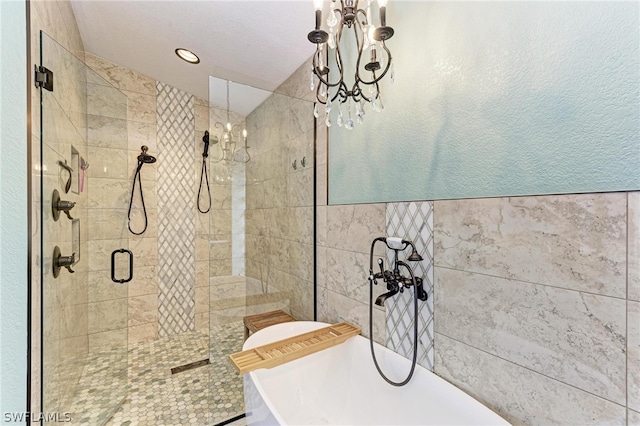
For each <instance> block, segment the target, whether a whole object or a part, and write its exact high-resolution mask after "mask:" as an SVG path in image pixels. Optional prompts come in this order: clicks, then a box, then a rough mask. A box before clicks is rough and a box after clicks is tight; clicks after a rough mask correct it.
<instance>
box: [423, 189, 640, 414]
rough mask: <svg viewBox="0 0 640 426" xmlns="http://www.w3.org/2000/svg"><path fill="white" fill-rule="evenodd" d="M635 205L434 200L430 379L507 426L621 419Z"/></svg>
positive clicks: (633, 321)
mask: <svg viewBox="0 0 640 426" xmlns="http://www.w3.org/2000/svg"><path fill="white" fill-rule="evenodd" d="M637 194H638V193H628V194H627V193H609V194H581V195H558V196H535V197H516V198H495V199H479V200H455V201H436V202H435V203H434V232H435V234H434V235H435V260H434V264H435V291H434V293H435V313H436V314H435V348H436V357H435V372H436V373H437V374H439V375H441V376H442V377H444V378H445V379H447V380H449V381H451V382H453V383H454V384H456V385H457V386H459V387H461V388H462V389H463V390H465V391H466V392H468V393H470V394H471V395H473V396H474V397H476V398H478V399H480V400H481V401H482V402H483V403H485V404H486V405H488V406H489V407H491V408H492V409H494V410H495V411H497V412H498V413H500V414H501V415H502V416H504V417H505V418H506V419H507V420H509V421H511V422H514V423H523V424H540V423H546V424H562V423H580V424H603V423H617V424H624V423H625V422H626V421H627V416H629V419H631V418H633V416H634V415H636V414H635V411H636V410H637V409H638V405H637V403H638V382H639V380H638V374H637V372H638V371H640V360H639V358H638V353H639V350H638V347H639V346H638V345H639V340H640V339H639V334H640V332H639V331H638V326H637V324H638V323H639V322H640V321H639V318H638V304H637V301H636V300H634V299H632V297H633V294H634V290H633V289H634V285H635V284H634V283H635V282H636V281H634V280H636V279H637V269H635V267H634V266H633V265H634V262H635V261H636V260H634V259H633V257H634V250H637V246H638V244H639V243H638V238H637V234H636V232H637V226H638V225H637V223H638V219H639V217H638V213H637V210H636V209H637V199H638V195H637ZM627 258H628V259H629V262H627ZM627 410H629V411H628V413H627Z"/></svg>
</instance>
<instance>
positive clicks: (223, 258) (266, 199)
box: [209, 77, 315, 424]
mask: <svg viewBox="0 0 640 426" xmlns="http://www.w3.org/2000/svg"><path fill="white" fill-rule="evenodd" d="M227 122H229V123H230V124H231V126H230V127H231V128H232V129H233V128H236V129H237V132H235V133H234V132H233V131H232V132H231V135H227V134H225V128H228V126H227V124H226V123H227ZM244 129H246V134H245V133H243V130H244ZM209 132H210V134H211V139H212V140H213V141H217V143H215V144H213V145H212V146H211V147H210V153H209V159H210V162H211V168H210V169H211V182H212V183H211V191H212V200H213V206H212V208H211V212H210V213H209V218H210V251H209V253H210V259H209V272H210V276H209V284H210V286H209V294H210V304H209V338H210V347H211V349H210V360H211V364H212V368H211V369H210V393H209V401H210V404H209V408H210V411H211V420H212V424H217V423H220V422H223V421H226V420H229V419H235V418H238V417H242V416H244V415H245V405H244V395H243V381H242V376H238V375H237V373H236V372H235V370H234V369H233V367H232V366H231V364H230V362H229V360H228V355H230V354H231V353H234V352H238V351H240V350H241V349H242V344H243V337H244V327H243V317H245V316H247V315H255V314H261V313H265V312H270V311H274V310H282V311H285V312H286V313H288V314H291V315H292V316H293V317H295V318H296V319H298V320H313V319H314V265H315V263H314V229H315V228H314V226H315V225H314V224H315V219H314V218H315V216H314V203H315V198H314V174H315V165H314V138H315V133H314V117H313V102H310V101H308V100H304V99H298V98H295V97H291V96H287V95H284V94H280V93H272V92H268V91H265V90H261V89H256V88H253V87H249V86H245V85H241V84H238V83H233V82H230V83H229V84H227V82H226V81H225V80H222V79H219V78H215V77H210V78H209ZM244 135H246V141H245V139H244ZM231 140H233V141H235V144H234V143H231V142H230V141H231ZM245 146H247V147H248V148H247V150H248V153H249V156H246V155H245V152H244V151H245ZM225 148H227V149H228V153H227V155H226V156H225V155H224V154H225V152H224V149H225ZM233 154H235V155H233ZM226 160H228V161H226ZM246 160H248V161H247V162H246V163H245V162H244V161H246ZM246 415H251V413H246Z"/></svg>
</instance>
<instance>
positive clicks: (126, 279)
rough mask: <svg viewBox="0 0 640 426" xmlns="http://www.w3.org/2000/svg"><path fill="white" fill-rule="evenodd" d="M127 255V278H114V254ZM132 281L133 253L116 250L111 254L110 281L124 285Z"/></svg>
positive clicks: (125, 250)
mask: <svg viewBox="0 0 640 426" xmlns="http://www.w3.org/2000/svg"><path fill="white" fill-rule="evenodd" d="M118 253H127V254H128V255H129V276H128V277H127V278H121V279H118V278H116V254H118ZM132 279H133V253H132V252H131V250H127V249H118V250H114V251H113V252H111V281H113V282H114V283H119V284H124V283H128V282H129V281H131V280H132Z"/></svg>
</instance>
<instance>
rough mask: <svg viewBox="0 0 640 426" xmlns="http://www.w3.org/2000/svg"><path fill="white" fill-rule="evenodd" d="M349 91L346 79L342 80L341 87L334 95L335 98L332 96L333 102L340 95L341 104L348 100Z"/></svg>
mask: <svg viewBox="0 0 640 426" xmlns="http://www.w3.org/2000/svg"><path fill="white" fill-rule="evenodd" d="M347 92H348V90H347V85H346V84H344V81H342V82H340V87H339V88H338V90H337V91H336V94H335V95H334V96H333V98H331V102H333V101H335V100H336V99H338V97H340V103H341V104H343V103H345V102H347V99H349V96H348V95H347Z"/></svg>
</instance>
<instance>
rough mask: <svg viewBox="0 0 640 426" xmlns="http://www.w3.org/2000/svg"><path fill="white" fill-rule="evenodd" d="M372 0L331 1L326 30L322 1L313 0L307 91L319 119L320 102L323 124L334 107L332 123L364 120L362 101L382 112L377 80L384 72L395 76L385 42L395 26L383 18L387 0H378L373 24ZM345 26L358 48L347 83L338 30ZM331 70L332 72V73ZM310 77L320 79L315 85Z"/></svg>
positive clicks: (348, 126) (350, 126)
mask: <svg viewBox="0 0 640 426" xmlns="http://www.w3.org/2000/svg"><path fill="white" fill-rule="evenodd" d="M372 2H373V0H331V4H330V8H329V13H328V15H329V16H328V17H327V20H326V24H327V29H328V31H325V30H324V29H322V28H321V26H322V4H323V0H314V6H315V9H316V27H315V29H314V30H313V31H311V32H309V34H308V36H307V38H308V39H309V41H310V42H312V43H314V44H315V45H316V53H315V54H314V55H313V70H312V74H311V84H310V87H311V90H314V88H315V89H316V100H317V102H316V104H315V107H314V111H313V114H314V116H315V117H316V118H319V117H320V108H319V105H324V110H325V124H326V125H327V127H330V126H331V124H332V121H331V112H332V110H335V109H336V108H337V110H338V113H337V118H336V123H337V125H338V126H340V127H342V126H344V127H345V128H346V129H348V130H351V129H353V128H354V126H355V123H356V122H357V123H358V124H360V123H362V122H363V119H364V115H365V104H366V103H370V104H371V107H372V109H373V110H374V111H377V112H381V111H382V110H383V109H384V106H383V104H382V99H381V96H380V86H379V84H378V83H379V82H380V80H382V78H383V77H384V76H385V75H387V73H389V76H390V78H391V81H392V82H393V79H394V71H393V61H392V58H391V52H390V51H389V48H388V47H387V45H386V43H385V41H386V40H388V39H390V38H391V37H392V36H393V33H394V31H393V28H391V27H389V26H387V22H386V21H387V19H386V4H387V0H378V1H377V3H378V7H379V16H380V26H379V27H377V28H376V27H375V26H374V25H373V22H372V19H371V8H372V6H373V5H372ZM345 28H346V29H347V30H353V38H354V40H355V47H356V48H357V53H358V56H357V59H356V63H355V75H354V76H353V83H352V84H351V86H349V85H348V83H347V82H345V75H344V74H345V73H344V64H343V62H342V55H341V54H340V49H341V44H340V42H341V39H342V31H343V30H344V29H345ZM343 49H344V47H343ZM330 59H331V63H335V65H336V66H335V68H336V69H335V70H334V71H333V72H332V73H330V72H329V66H328V64H329V62H330V61H329V60H330ZM336 72H337V74H338V75H337V76H335V75H334V74H336ZM361 73H362V74H361ZM365 73H366V74H365ZM314 76H315V77H316V78H318V80H319V82H318V85H317V87H316V86H315V84H314V83H315V78H314ZM332 77H333V81H332ZM366 86H368V87H366ZM336 104H337V105H336ZM344 104H346V105H344ZM345 109H346V112H345ZM354 114H355V120H354V118H353V117H354Z"/></svg>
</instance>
